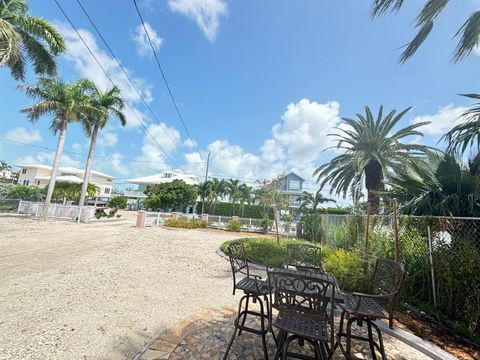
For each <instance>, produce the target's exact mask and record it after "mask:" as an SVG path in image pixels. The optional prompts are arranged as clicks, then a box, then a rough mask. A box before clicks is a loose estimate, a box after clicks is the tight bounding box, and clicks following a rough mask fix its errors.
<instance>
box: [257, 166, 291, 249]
mask: <svg viewBox="0 0 480 360" xmlns="http://www.w3.org/2000/svg"><path fill="white" fill-rule="evenodd" d="M284 184H285V175H279V176H277V177H276V178H274V179H272V180H268V181H267V180H264V181H262V182H261V183H260V191H259V200H260V203H261V204H263V205H265V206H266V207H271V208H272V209H273V216H274V221H275V231H276V233H277V244H279V243H280V236H279V234H278V213H279V211H280V210H287V209H288V195H287V194H285V193H284V192H282V191H281V190H280V189H281V188H282V187H283V185H284Z"/></svg>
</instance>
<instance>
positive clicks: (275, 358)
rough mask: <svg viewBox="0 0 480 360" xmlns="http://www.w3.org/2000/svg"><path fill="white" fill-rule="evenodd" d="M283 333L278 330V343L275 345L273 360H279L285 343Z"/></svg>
mask: <svg viewBox="0 0 480 360" xmlns="http://www.w3.org/2000/svg"><path fill="white" fill-rule="evenodd" d="M285 335H286V334H285V331H283V330H280V331H279V333H278V343H277V350H276V351H275V355H274V356H273V360H279V359H280V356H281V355H282V348H283V343H284V341H285Z"/></svg>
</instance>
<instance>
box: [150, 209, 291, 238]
mask: <svg viewBox="0 0 480 360" xmlns="http://www.w3.org/2000/svg"><path fill="white" fill-rule="evenodd" d="M173 216H177V217H181V218H185V219H198V220H205V221H206V222H207V223H208V227H209V228H212V229H222V230H226V229H227V227H228V222H229V221H230V220H233V219H234V218H235V219H236V220H238V221H240V230H241V231H244V232H256V233H262V232H264V228H263V224H262V220H261V219H252V218H241V217H233V216H220V215H207V214H204V215H203V216H202V215H198V214H184V213H164V212H146V213H145V225H147V226H162V225H163V224H164V222H165V219H167V218H170V217H173ZM278 232H279V233H280V234H281V235H284V236H296V233H297V223H296V222H285V221H279V222H278ZM268 233H270V234H274V233H276V230H275V224H274V222H273V221H272V223H271V225H270V226H269V228H268Z"/></svg>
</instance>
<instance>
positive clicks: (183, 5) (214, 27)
mask: <svg viewBox="0 0 480 360" xmlns="http://www.w3.org/2000/svg"><path fill="white" fill-rule="evenodd" d="M168 5H169V7H170V9H171V10H172V11H174V12H177V13H180V14H183V15H185V16H186V17H188V18H190V19H192V20H195V22H196V23H197V25H198V26H199V27H200V29H201V30H202V32H203V34H204V35H205V37H206V38H207V39H208V40H209V41H210V42H213V41H215V38H216V36H217V31H218V27H219V26H220V19H221V18H222V17H223V16H226V15H227V14H228V8H227V4H226V2H225V1H223V0H169V1H168Z"/></svg>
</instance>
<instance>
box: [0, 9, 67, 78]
mask: <svg viewBox="0 0 480 360" xmlns="http://www.w3.org/2000/svg"><path fill="white" fill-rule="evenodd" d="M65 49H66V47H65V42H64V41H63V38H62V36H61V35H60V33H59V32H58V30H57V29H56V28H55V27H54V26H53V25H51V24H50V23H48V22H47V21H45V20H44V19H42V18H38V17H35V16H31V15H30V14H29V13H28V4H27V1H26V0H0V68H1V67H3V66H7V67H8V68H9V69H10V72H11V74H12V76H13V78H14V79H16V80H24V79H25V65H26V62H30V63H32V64H33V68H34V70H35V72H36V73H37V74H42V75H49V76H52V75H56V73H57V64H56V63H55V56H56V55H58V54H60V53H62V52H64V51H65Z"/></svg>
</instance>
